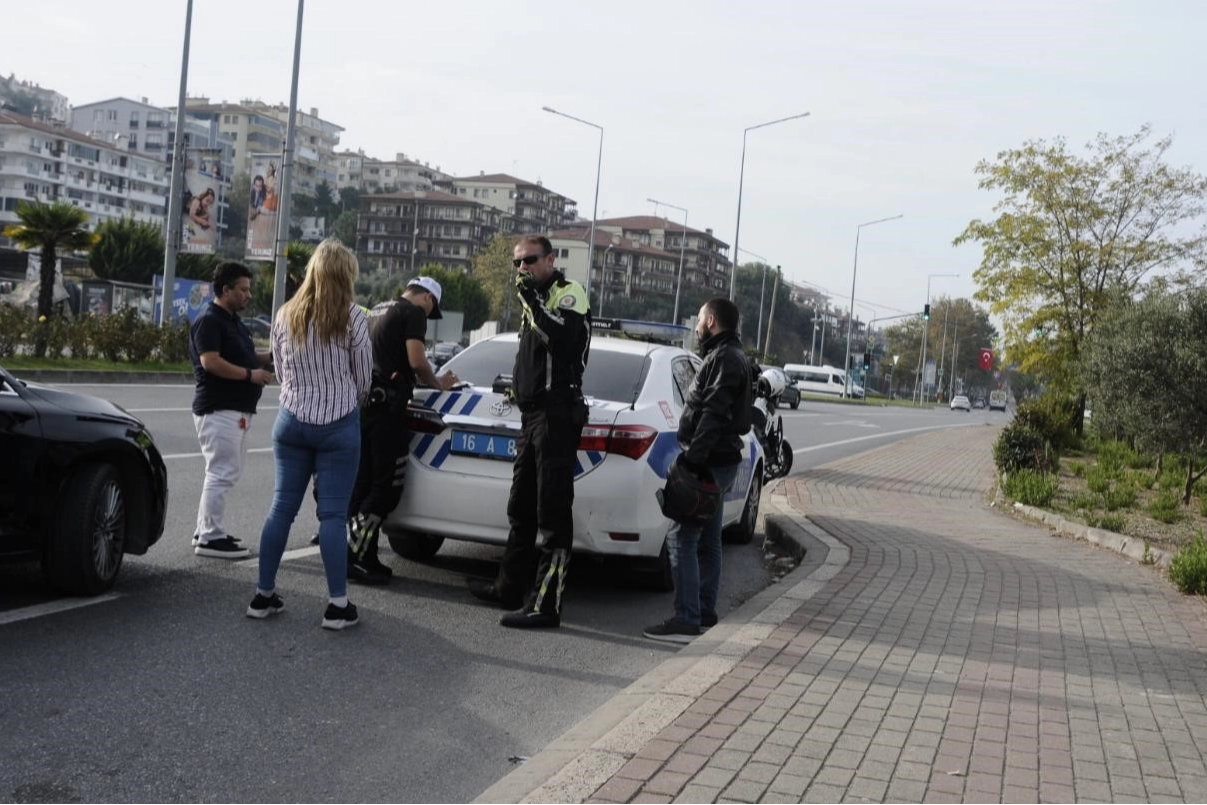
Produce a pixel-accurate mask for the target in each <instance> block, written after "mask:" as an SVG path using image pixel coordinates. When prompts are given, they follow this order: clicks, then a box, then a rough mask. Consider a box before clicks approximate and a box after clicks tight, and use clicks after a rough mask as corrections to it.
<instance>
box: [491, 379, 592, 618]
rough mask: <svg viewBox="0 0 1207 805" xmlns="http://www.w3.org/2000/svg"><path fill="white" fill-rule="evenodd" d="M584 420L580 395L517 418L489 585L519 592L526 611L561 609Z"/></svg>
mask: <svg viewBox="0 0 1207 805" xmlns="http://www.w3.org/2000/svg"><path fill="white" fill-rule="evenodd" d="M586 421H587V409H586V405H585V404H584V403H583V402H582V401H581V400H579V401H573V402H567V403H562V404H552V405H549V406H548V407H546V408H544V409H538V410H533V411H525V412H524V413H523V415H522V416H521V418H520V423H521V428H522V430H521V433H520V439H519V442H518V443H517V445H516V458H515V465H514V467H513V468H512V476H511V496H510V497H509V498H508V500H507V520H508V523H509V524H510V526H511V530H510V532H509V533H508V535H507V548H506V549H505V550H504V552H503V562H502V564H501V565H500V566H499V575H498V578H497V579H496V581H495V587H496V589H497V590H498V591H499V592H500V593H501V594H502V595H504V596H517V595H525V596H526V598H525V608H526V609H528V610H529V611H538V610H539V611H541V612H548V613H559V614H560V612H561V597H562V591H563V590H564V589H565V585H566V567H567V565H568V564H569V562H570V548H571V545H572V544H573V542H574V513H573V509H574V464H575V462H576V460H577V456H576V453H577V451H578V440H579V437H580V436H581V435H582V430H583V425H585V424H586ZM538 537H539V538H540V539H539V541H538Z"/></svg>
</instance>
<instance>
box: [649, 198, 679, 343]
mask: <svg viewBox="0 0 1207 805" xmlns="http://www.w3.org/2000/svg"><path fill="white" fill-rule="evenodd" d="M646 201H652V202H653V203H655V204H658V205H661V206H663V207H670V208H671V209H672V210H678V211H679V212H681V213H683V235H682V236H681V237H680V238H679V279H678V280H676V281H675V314H674V316H672V317H671V324H678V323H679V294H680V293H681V292H682V291H683V261H684V259H685V257H686V249H687V210H686V209H684V208H683V207H677V206H675V205H674V204H667V203H666V202H665V201H658V200H657V199H652V198H647V199H646Z"/></svg>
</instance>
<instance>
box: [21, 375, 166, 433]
mask: <svg viewBox="0 0 1207 805" xmlns="http://www.w3.org/2000/svg"><path fill="white" fill-rule="evenodd" d="M25 390H26V391H29V392H30V393H31V394H32V395H33V396H35V397H37V398H38V399H40V400H42V401H44V402H47V403H50V404H51V405H54V406H57V407H59V408H62V409H63V410H65V411H70V412H72V413H73V414H78V415H80V416H81V417H84V418H89V419H106V420H111V421H120V422H126V423H129V424H132V425H138V426H139V427H142V422H140V421H139V420H138V418H137V417H135V416H133V415H131V414H128V413H126V412H125V411H123V410H122V409H121V408H119V407H118V406H116V405H114V404H113V403H111V402H109V401H108V400H102V399H101V398H100V397H92V396H90V395H88V394H76V393H74V392H70V391H63V390H62V389H57V388H55V387H53V386H42V385H39V384H36V383H27V384H25Z"/></svg>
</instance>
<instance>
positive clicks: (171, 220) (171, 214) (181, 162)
mask: <svg viewBox="0 0 1207 805" xmlns="http://www.w3.org/2000/svg"><path fill="white" fill-rule="evenodd" d="M192 30H193V0H188V4H187V5H186V6H185V11H184V52H183V53H182V54H181V57H180V101H179V105H178V106H177V107H176V142H175V143H174V146H175V147H174V148H173V149H172V178H171V186H170V188H169V190H168V215H167V227H168V231H167V232H166V233H165V234H166V235H167V237H166V238H164V240H165V241H166V242H167V243H166V247H167V248H165V249H164V250H163V296H162V298H161V301H160V303H159V325H160V326H161V327H164V326H167V325H169V324H171V323H172V314H173V312H174V311H173V309H172V289H173V287H174V286H175V285H176V252H177V251H179V249H180V214H181V209H180V206H181V202H180V199H181V197H182V196H183V195H184V169H185V157H184V154H185V151H184V116H185V105H186V104H187V103H188V97H187V95H188V86H189V37H190V34H191V33H192Z"/></svg>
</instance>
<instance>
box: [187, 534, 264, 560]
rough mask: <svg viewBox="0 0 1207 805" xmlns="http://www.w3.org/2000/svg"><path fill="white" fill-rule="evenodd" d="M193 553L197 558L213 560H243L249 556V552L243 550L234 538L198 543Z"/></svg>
mask: <svg viewBox="0 0 1207 805" xmlns="http://www.w3.org/2000/svg"><path fill="white" fill-rule="evenodd" d="M193 553H195V554H197V555H198V556H209V557H212V558H214V559H243V558H244V557H247V556H251V551H249V550H248V549H247V548H244V547H243V546H242V545H240V544H239V542H238V541H237V540H236V539H235V538H234V537H223V538H222V539H212V540H210V541H209V542H198V543H197V547H196V548H194V549H193Z"/></svg>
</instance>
